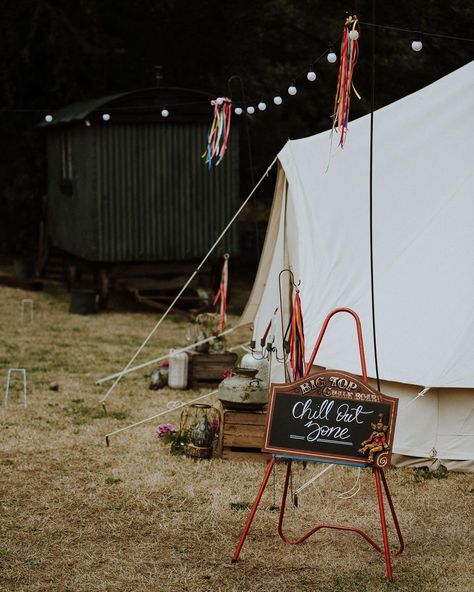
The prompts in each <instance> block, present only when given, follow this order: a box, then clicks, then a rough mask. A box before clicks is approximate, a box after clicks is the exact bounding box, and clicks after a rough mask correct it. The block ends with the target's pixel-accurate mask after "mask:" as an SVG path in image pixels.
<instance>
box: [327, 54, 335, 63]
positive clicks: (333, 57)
mask: <svg viewBox="0 0 474 592" xmlns="http://www.w3.org/2000/svg"><path fill="white" fill-rule="evenodd" d="M327 60H328V62H329V63H330V64H334V62H337V55H336V54H335V53H334V52H333V51H330V52H329V53H328V55H327Z"/></svg>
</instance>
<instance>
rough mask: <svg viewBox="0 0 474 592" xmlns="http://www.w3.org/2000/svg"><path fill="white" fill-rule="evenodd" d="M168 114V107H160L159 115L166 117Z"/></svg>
mask: <svg viewBox="0 0 474 592" xmlns="http://www.w3.org/2000/svg"><path fill="white" fill-rule="evenodd" d="M169 114H170V112H169V111H168V109H162V111H161V117H168V115H169Z"/></svg>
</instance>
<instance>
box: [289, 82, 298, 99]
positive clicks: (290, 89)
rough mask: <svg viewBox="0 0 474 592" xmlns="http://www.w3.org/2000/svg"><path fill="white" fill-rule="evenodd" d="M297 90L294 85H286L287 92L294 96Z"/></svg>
mask: <svg viewBox="0 0 474 592" xmlns="http://www.w3.org/2000/svg"><path fill="white" fill-rule="evenodd" d="M297 92H298V91H297V90H296V86H293V85H291V86H289V87H288V94H289V95H291V96H292V97H294V96H295V95H296V93H297Z"/></svg>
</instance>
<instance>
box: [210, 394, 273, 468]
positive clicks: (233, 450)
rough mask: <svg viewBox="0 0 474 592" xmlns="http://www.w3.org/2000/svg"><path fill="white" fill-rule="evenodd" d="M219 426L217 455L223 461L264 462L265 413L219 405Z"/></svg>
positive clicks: (266, 456)
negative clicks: (262, 449)
mask: <svg viewBox="0 0 474 592" xmlns="http://www.w3.org/2000/svg"><path fill="white" fill-rule="evenodd" d="M220 411H221V418H222V421H221V425H220V430H219V446H218V451H217V455H218V456H220V457H221V458H224V459H233V460H256V461H266V460H268V459H269V458H270V455H269V454H264V453H263V452H260V449H261V448H262V446H263V438H264V432H265V421H266V417H267V412H266V411H245V410H242V411H241V410H234V409H225V408H222V405H220Z"/></svg>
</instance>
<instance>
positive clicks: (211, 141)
mask: <svg viewBox="0 0 474 592" xmlns="http://www.w3.org/2000/svg"><path fill="white" fill-rule="evenodd" d="M211 105H212V106H213V107H214V117H213V120H212V123H211V125H210V127H209V132H208V135H207V148H206V151H205V152H204V153H203V154H202V157H201V158H204V159H205V163H206V164H207V168H208V169H209V170H211V168H212V165H215V166H217V165H219V164H220V162H221V161H222V159H223V158H224V154H225V151H226V150H227V146H228V143H229V134H230V121H231V118H232V101H231V100H230V99H229V98H228V97H219V98H217V99H215V100H213V101H211Z"/></svg>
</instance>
